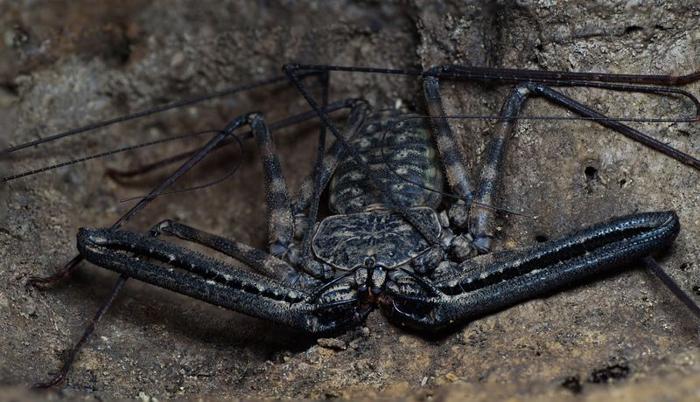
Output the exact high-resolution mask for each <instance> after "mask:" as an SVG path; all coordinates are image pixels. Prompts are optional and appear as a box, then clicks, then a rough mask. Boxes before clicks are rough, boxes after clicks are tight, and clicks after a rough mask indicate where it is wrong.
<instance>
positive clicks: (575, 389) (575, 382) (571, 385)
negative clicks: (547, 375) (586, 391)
mask: <svg viewBox="0 0 700 402" xmlns="http://www.w3.org/2000/svg"><path fill="white" fill-rule="evenodd" d="M561 386H562V387H564V388H566V389H568V390H569V391H571V392H572V393H574V394H580V393H581V391H583V385H581V380H580V379H579V378H578V376H577V375H575V376H571V377H567V378H566V379H564V381H563V382H562V383H561Z"/></svg>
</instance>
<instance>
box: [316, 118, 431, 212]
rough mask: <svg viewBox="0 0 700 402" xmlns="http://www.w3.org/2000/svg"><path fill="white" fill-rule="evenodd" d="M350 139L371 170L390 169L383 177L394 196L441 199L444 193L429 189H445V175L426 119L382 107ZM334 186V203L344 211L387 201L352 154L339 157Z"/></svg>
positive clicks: (423, 202)
mask: <svg viewBox="0 0 700 402" xmlns="http://www.w3.org/2000/svg"><path fill="white" fill-rule="evenodd" d="M350 143H351V145H352V146H353V147H354V148H355V149H356V150H357V151H358V153H359V154H360V155H361V156H362V158H363V159H364V160H365V161H366V162H367V164H368V165H369V167H370V168H371V169H372V170H375V171H381V169H382V168H385V169H386V171H387V172H388V174H387V175H385V176H382V177H381V179H380V180H381V181H382V182H383V183H385V185H387V188H388V189H389V191H390V192H391V197H392V199H393V200H394V202H396V203H398V204H400V205H403V206H406V207H417V206H427V207H431V208H433V209H435V208H437V206H438V205H439V204H440V199H441V196H440V194H439V193H437V192H435V191H430V190H428V189H434V190H438V191H442V187H443V175H442V167H441V165H440V161H439V159H438V154H437V150H436V149H435V147H434V145H433V140H432V138H431V133H430V124H429V121H427V119H425V118H421V117H418V116H416V115H410V114H400V113H399V112H397V111H393V110H392V111H382V112H378V113H375V114H373V115H372V116H370V117H368V118H367V121H366V122H365V124H364V126H363V128H362V130H361V131H360V133H358V134H357V135H356V136H355V138H353V139H352V141H351V142H350ZM382 154H383V155H382ZM380 176H381V174H380ZM399 176H401V177H399ZM329 191H330V208H331V210H332V211H334V212H335V213H339V214H346V213H354V212H360V211H363V210H364V209H365V208H366V207H367V206H368V205H370V204H379V203H382V201H383V200H382V197H381V196H380V194H379V193H378V192H377V191H376V190H375V188H374V187H373V186H372V185H371V184H370V182H369V181H368V180H367V177H366V176H365V174H364V173H363V171H362V169H360V168H359V167H358V166H357V164H356V163H355V161H354V160H353V158H352V157H351V156H349V155H348V156H346V157H345V159H343V160H342V161H341V162H340V163H339V165H338V168H337V169H336V172H335V175H334V176H333V179H332V180H331V183H330V187H329Z"/></svg>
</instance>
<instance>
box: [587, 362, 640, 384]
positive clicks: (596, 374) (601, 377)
mask: <svg viewBox="0 0 700 402" xmlns="http://www.w3.org/2000/svg"><path fill="white" fill-rule="evenodd" d="M629 374H630V368H629V367H628V366H627V365H623V364H613V365H611V366H608V367H606V368H603V369H599V370H595V371H593V372H592V373H591V375H590V376H589V377H588V382H592V383H595V384H603V383H610V382H614V381H618V380H622V379H623V378H626V377H627V376H628V375H629Z"/></svg>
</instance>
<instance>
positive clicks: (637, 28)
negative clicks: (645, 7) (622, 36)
mask: <svg viewBox="0 0 700 402" xmlns="http://www.w3.org/2000/svg"><path fill="white" fill-rule="evenodd" d="M643 30H644V28H642V27H640V26H637V25H630V26H628V27H627V28H625V33H626V34H631V33H633V32H639V31H643Z"/></svg>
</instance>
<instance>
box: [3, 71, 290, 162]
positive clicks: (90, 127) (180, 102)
mask: <svg viewBox="0 0 700 402" xmlns="http://www.w3.org/2000/svg"><path fill="white" fill-rule="evenodd" d="M285 79H286V77H284V76H277V77H271V78H266V79H263V80H260V81H255V82H253V83H250V84H245V85H239V86H235V87H231V88H226V89H223V90H221V91H217V92H212V93H209V94H206V95H201V96H194V97H191V98H186V99H182V100H178V101H175V102H170V103H166V104H164V105H160V106H155V107H152V108H150V109H146V110H142V111H139V112H136V113H131V114H126V115H122V116H117V117H114V118H112V119H108V120H103V121H99V122H96V123H91V124H87V125H84V126H82V127H77V128H73V129H70V130H66V131H62V132H59V133H56V134H51V135H49V136H47V137H44V138H40V139H38V140H34V141H29V142H25V143H24V144H19V145H15V146H11V147H9V148H6V149H3V150H0V158H1V157H3V156H6V155H9V154H11V153H14V152H17V151H19V150H22V149H26V148H29V147H33V146H35V145H39V144H44V143H47V142H51V141H56V140H58V139H61V138H65V137H70V136H73V135H76V134H80V133H84V132H87V131H92V130H96V129H98V128H102V127H107V126H111V125H112V124H117V123H123V122H125V121H129V120H135V119H138V118H141V117H145V116H150V115H153V114H156V113H161V112H164V111H166V110H170V109H176V108H179V107H183V106H189V105H193V104H195V103H200V102H204V101H207V100H210V99H214V98H220V97H223V96H227V95H232V94H235V93H237V92H242V91H247V90H250V89H255V88H257V87H261V86H265V85H269V84H274V83H276V82H283V81H285Z"/></svg>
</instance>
